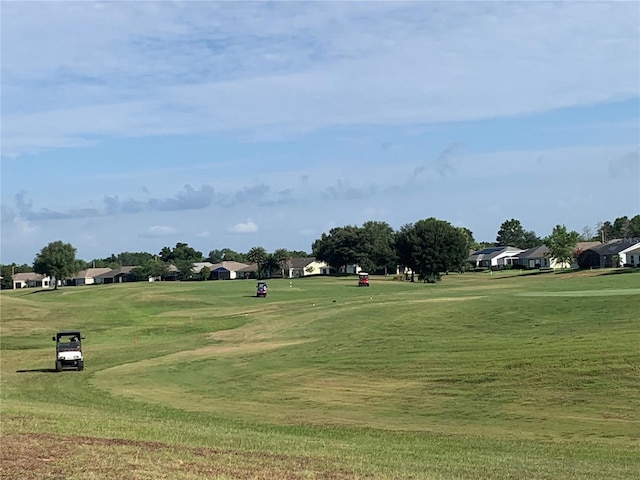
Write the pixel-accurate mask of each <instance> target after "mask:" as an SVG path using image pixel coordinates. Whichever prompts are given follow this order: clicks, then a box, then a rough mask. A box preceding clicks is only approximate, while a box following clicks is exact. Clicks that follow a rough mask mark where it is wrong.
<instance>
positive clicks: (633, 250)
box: [618, 242, 640, 267]
mask: <svg viewBox="0 0 640 480" xmlns="http://www.w3.org/2000/svg"><path fill="white" fill-rule="evenodd" d="M618 255H619V256H620V265H631V266H633V267H640V242H639V243H636V244H635V245H630V246H629V247H627V248H625V249H624V250H622V251H621V252H620V253H619V254H618Z"/></svg>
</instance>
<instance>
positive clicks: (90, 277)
mask: <svg viewBox="0 0 640 480" xmlns="http://www.w3.org/2000/svg"><path fill="white" fill-rule="evenodd" d="M110 271H111V269H110V268H87V269H86V270H80V271H79V272H78V273H76V274H75V275H74V276H73V277H71V279H70V280H71V282H69V283H70V284H71V285H93V284H94V283H96V277H97V276H99V275H103V274H105V273H107V272H110Z"/></svg>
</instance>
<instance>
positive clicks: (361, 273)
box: [358, 272, 369, 277]
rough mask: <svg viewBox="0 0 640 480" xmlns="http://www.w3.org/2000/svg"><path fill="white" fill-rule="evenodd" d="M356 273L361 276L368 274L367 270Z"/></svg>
mask: <svg viewBox="0 0 640 480" xmlns="http://www.w3.org/2000/svg"><path fill="white" fill-rule="evenodd" d="M358 275H360V276H361V277H364V276H369V274H368V273H367V272H360V273H358Z"/></svg>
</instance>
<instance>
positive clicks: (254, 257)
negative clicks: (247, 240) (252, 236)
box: [247, 247, 267, 278]
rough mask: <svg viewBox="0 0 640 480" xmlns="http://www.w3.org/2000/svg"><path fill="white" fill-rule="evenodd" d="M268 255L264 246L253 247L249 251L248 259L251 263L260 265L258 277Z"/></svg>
mask: <svg viewBox="0 0 640 480" xmlns="http://www.w3.org/2000/svg"><path fill="white" fill-rule="evenodd" d="M266 257H267V251H266V250H265V249H264V248H262V247H253V248H251V250H249V251H248V252H247V259H248V260H249V261H250V262H251V263H255V264H256V265H258V278H259V277H260V272H261V270H262V264H263V263H264V260H265V258H266Z"/></svg>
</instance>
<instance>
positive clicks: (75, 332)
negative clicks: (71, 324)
mask: <svg viewBox="0 0 640 480" xmlns="http://www.w3.org/2000/svg"><path fill="white" fill-rule="evenodd" d="M66 335H80V330H60V331H59V332H58V333H56V336H58V337H64V336H66Z"/></svg>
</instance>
